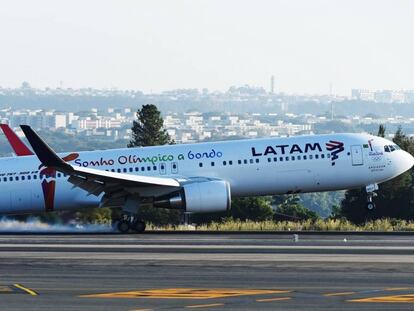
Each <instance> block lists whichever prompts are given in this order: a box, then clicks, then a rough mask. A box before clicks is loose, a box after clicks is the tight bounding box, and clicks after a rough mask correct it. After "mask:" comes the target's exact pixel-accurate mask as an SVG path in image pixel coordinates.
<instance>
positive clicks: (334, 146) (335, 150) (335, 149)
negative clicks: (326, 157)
mask: <svg viewBox="0 0 414 311" xmlns="http://www.w3.org/2000/svg"><path fill="white" fill-rule="evenodd" d="M326 150H328V151H330V152H331V165H332V166H334V165H335V160H337V159H338V158H339V156H338V154H339V153H341V152H342V151H344V150H345V148H344V143H343V142H340V141H336V140H330V141H329V142H327V143H326Z"/></svg>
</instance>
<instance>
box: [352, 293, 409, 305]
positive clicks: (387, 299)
mask: <svg viewBox="0 0 414 311" xmlns="http://www.w3.org/2000/svg"><path fill="white" fill-rule="evenodd" d="M348 302H379V303H414V294H407V295H396V296H380V297H368V298H361V299H352V300H348Z"/></svg>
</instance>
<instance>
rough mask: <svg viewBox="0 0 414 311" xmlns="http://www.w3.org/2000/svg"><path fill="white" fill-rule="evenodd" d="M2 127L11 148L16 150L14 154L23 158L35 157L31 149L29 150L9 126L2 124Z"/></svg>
mask: <svg viewBox="0 0 414 311" xmlns="http://www.w3.org/2000/svg"><path fill="white" fill-rule="evenodd" d="M0 127H1V129H2V130H3V132H4V135H6V138H7V140H8V141H9V143H10V145H11V147H12V148H13V150H14V153H15V154H16V155H17V156H19V157H22V156H29V155H34V153H33V152H32V151H31V150H30V149H29V148H27V146H26V145H25V144H24V143H23V142H22V140H21V139H20V138H19V137H18V136H17V135H16V133H15V132H13V130H12V129H11V128H10V126H9V125H8V124H0Z"/></svg>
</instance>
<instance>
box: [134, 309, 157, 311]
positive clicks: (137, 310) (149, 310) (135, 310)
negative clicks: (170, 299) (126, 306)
mask: <svg viewBox="0 0 414 311" xmlns="http://www.w3.org/2000/svg"><path fill="white" fill-rule="evenodd" d="M129 311H153V309H132V310H129Z"/></svg>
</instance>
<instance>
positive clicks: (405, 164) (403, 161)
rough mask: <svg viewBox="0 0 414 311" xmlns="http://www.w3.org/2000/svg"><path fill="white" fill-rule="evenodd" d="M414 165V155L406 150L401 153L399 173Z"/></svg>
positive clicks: (398, 164)
mask: <svg viewBox="0 0 414 311" xmlns="http://www.w3.org/2000/svg"><path fill="white" fill-rule="evenodd" d="M413 165H414V157H413V156H412V155H411V154H409V153H408V152H406V151H402V152H401V155H399V157H398V163H397V166H398V170H399V174H402V173H404V172H406V171H408V170H409V169H411V168H412V167H413Z"/></svg>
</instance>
